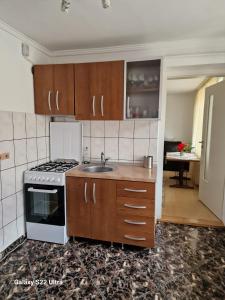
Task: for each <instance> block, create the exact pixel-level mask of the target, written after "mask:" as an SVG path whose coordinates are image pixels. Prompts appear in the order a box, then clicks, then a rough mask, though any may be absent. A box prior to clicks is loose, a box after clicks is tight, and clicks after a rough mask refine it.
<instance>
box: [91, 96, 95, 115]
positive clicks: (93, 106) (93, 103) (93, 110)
mask: <svg viewBox="0 0 225 300" xmlns="http://www.w3.org/2000/svg"><path fill="white" fill-rule="evenodd" d="M92 112H93V116H94V117H95V96H93V98H92Z"/></svg>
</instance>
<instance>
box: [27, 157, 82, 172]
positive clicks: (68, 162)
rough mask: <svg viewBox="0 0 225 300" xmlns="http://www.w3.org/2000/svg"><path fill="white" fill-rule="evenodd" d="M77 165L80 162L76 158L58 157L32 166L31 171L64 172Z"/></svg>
mask: <svg viewBox="0 0 225 300" xmlns="http://www.w3.org/2000/svg"><path fill="white" fill-rule="evenodd" d="M77 165H79V162H78V161H76V160H75V159H57V160H54V161H49V162H47V163H44V164H41V165H39V166H36V167H34V168H31V169H30V171H38V172H55V173H64V172H66V171H68V170H69V169H72V168H74V167H76V166H77Z"/></svg>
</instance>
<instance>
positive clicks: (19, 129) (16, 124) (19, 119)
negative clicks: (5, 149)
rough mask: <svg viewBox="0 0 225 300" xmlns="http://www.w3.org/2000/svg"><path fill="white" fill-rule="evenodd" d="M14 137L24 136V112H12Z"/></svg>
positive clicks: (20, 137)
mask: <svg viewBox="0 0 225 300" xmlns="http://www.w3.org/2000/svg"><path fill="white" fill-rule="evenodd" d="M13 130H14V139H25V138H26V118H25V113H18V112H14V113H13Z"/></svg>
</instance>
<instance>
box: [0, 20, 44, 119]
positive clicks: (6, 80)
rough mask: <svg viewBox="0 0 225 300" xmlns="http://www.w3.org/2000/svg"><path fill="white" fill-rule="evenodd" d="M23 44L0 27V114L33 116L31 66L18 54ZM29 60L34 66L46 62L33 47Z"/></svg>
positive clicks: (40, 53)
mask: <svg viewBox="0 0 225 300" xmlns="http://www.w3.org/2000/svg"><path fill="white" fill-rule="evenodd" d="M24 40H25V39H22V38H21V39H20V38H18V37H16V36H15V35H13V34H12V33H9V32H7V31H6V30H5V29H4V28H2V27H1V24H0V111H14V112H16V111H17V112H31V113H32V112H34V96H33V76H32V73H31V67H32V63H31V62H29V61H27V60H25V59H24V58H23V56H22V54H21V43H22V41H24ZM25 42H27V40H25ZM30 59H31V60H32V62H33V63H36V64H37V63H48V62H49V60H50V58H49V57H48V56H47V55H46V54H44V53H43V52H41V51H40V50H38V49H36V48H34V47H33V46H30Z"/></svg>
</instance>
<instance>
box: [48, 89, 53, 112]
mask: <svg viewBox="0 0 225 300" xmlns="http://www.w3.org/2000/svg"><path fill="white" fill-rule="evenodd" d="M51 93H52V91H48V108H49V110H50V111H52V107H51Z"/></svg>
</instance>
